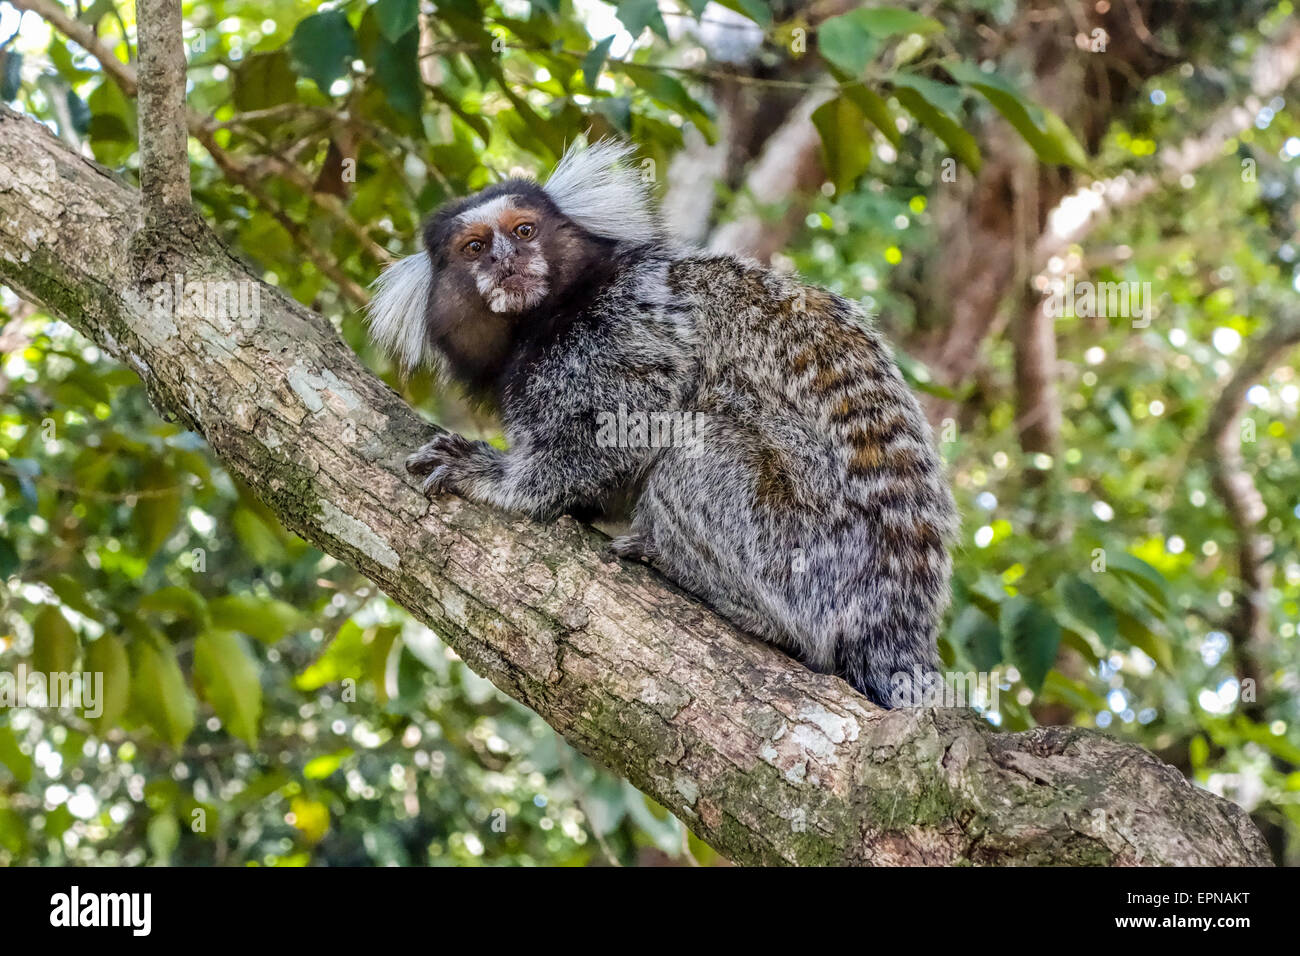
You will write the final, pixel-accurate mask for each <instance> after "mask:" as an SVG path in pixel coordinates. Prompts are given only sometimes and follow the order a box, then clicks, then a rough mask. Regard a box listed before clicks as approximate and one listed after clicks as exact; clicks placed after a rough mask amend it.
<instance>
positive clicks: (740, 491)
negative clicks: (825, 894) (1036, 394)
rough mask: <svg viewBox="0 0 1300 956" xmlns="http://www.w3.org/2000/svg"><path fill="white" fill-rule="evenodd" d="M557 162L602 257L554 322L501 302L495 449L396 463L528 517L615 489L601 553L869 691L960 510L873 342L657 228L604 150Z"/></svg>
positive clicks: (905, 633)
mask: <svg viewBox="0 0 1300 956" xmlns="http://www.w3.org/2000/svg"><path fill="white" fill-rule="evenodd" d="M601 149H603V150H605V151H606V152H605V153H604V154H603V155H602V154H600V153H599V150H601ZM593 153H595V155H593ZM566 169H567V170H569V171H570V172H569V173H565V174H564V177H563V178H562V180H561V183H560V187H559V188H556V189H555V190H554V193H553V195H552V197H551V198H552V199H553V200H554V202H555V206H556V207H557V208H558V209H559V211H560V213H561V214H562V215H563V216H565V217H568V219H569V220H570V221H571V223H577V224H578V225H579V226H580V227H581V229H583V230H585V231H586V232H587V233H589V234H590V235H591V236H592V237H595V238H594V239H593V241H600V242H608V243H609V245H608V248H607V255H603V256H602V257H601V261H602V263H605V264H606V265H605V268H606V269H607V270H608V271H607V274H605V273H602V276H604V277H603V278H596V279H591V278H588V279H584V281H589V282H590V283H592V284H591V285H590V287H588V286H582V285H575V286H574V288H575V289H577V290H578V294H579V295H580V296H581V297H582V301H580V302H579V303H578V304H577V305H576V306H575V305H573V304H572V303H570V304H569V305H568V306H566V308H569V309H571V310H573V315H572V316H571V317H568V318H566V319H565V320H564V321H563V322H562V323H559V324H558V325H557V327H556V329H555V330H554V331H553V332H549V333H548V334H547V335H544V336H540V337H538V336H537V335H535V334H531V333H529V332H528V331H527V330H528V329H532V328H537V327H540V326H541V325H544V324H545V323H547V322H550V321H552V319H553V318H554V317H553V316H552V315H551V314H550V313H548V312H547V310H548V309H551V308H552V306H549V305H547V304H546V303H543V305H542V306H541V307H539V308H540V313H538V314H534V313H528V314H526V315H524V316H522V317H521V318H520V319H519V322H520V329H521V330H520V331H519V333H518V335H519V341H520V343H521V344H520V345H518V346H517V348H516V349H515V352H512V353H511V356H512V357H511V359H510V361H509V362H507V363H505V364H503V370H502V372H501V378H500V387H499V389H498V395H497V398H498V400H499V408H500V412H501V417H502V420H503V423H504V428H505V434H506V437H507V440H508V443H509V451H507V452H500V451H498V450H497V449H494V448H492V447H491V446H489V445H486V444H485V443H481V442H468V441H466V440H465V439H463V438H460V437H459V436H455V435H442V436H439V438H438V439H436V440H435V441H434V442H432V443H430V444H429V445H428V446H426V447H425V448H423V449H420V450H419V451H418V452H416V453H415V454H414V455H412V456H411V459H410V462H409V467H410V468H411V470H412V471H413V472H415V473H416V474H419V475H421V476H425V489H426V492H428V493H437V492H440V491H453V492H455V493H458V494H461V495H464V496H465V497H468V498H470V499H473V500H477V501H482V502H486V503H489V504H493V505H496V506H498V507H501V508H504V509H507V510H510V511H515V512H522V513H525V514H529V515H532V516H534V517H535V518H538V519H540V520H548V519H551V518H554V517H556V516H558V515H560V514H562V513H564V512H566V511H570V510H578V509H581V510H584V511H587V510H590V509H596V510H599V509H600V508H601V507H603V506H605V505H606V504H608V503H609V502H610V501H611V500H612V499H613V498H614V497H615V496H616V495H617V494H619V493H624V492H626V490H627V489H628V488H631V489H633V500H634V505H633V507H632V512H631V521H632V524H631V532H630V534H628V535H627V536H625V537H623V538H619V539H616V540H615V542H614V545H613V547H614V550H615V551H616V552H617V553H618V554H620V555H622V556H624V557H627V558H644V559H645V560H647V561H649V562H650V563H651V564H652V565H653V566H654V567H655V568H657V569H658V570H659V571H661V572H662V573H663V574H664V575H666V576H667V577H668V578H670V579H671V580H673V581H675V582H676V583H678V584H679V585H680V586H682V587H684V588H686V589H687V590H689V591H691V592H693V593H694V594H696V595H698V596H700V597H701V598H703V599H704V600H705V601H707V602H708V603H709V604H711V605H712V606H713V607H714V608H716V609H717V610H718V611H719V612H720V613H722V614H723V615H725V616H726V617H728V618H729V619H731V620H732V621H733V622H735V623H736V624H737V625H738V626H740V627H741V628H743V629H744V630H746V631H749V632H750V633H752V634H755V635H757V636H760V637H762V638H764V639H766V640H768V641H770V642H772V643H774V644H777V645H779V646H780V647H783V648H785V649H786V650H787V651H788V652H790V653H791V654H793V655H795V656H796V657H797V658H799V659H800V660H801V661H803V662H804V663H805V664H806V665H807V666H808V667H810V668H813V669H815V670H818V671H824V672H832V673H836V674H839V675H841V676H843V677H844V678H845V679H846V680H847V681H848V682H849V683H850V684H852V685H853V686H854V687H855V688H857V689H858V690H859V691H861V692H862V693H864V694H866V695H867V696H869V697H870V698H871V699H872V700H874V701H876V702H877V703H881V704H884V705H886V706H888V705H889V703H890V701H891V700H893V699H897V698H896V696H895V694H896V692H898V691H899V690H900V689H905V688H906V687H907V686H908V684H907V680H908V678H911V679H915V678H916V677H917V676H919V675H921V674H923V673H926V672H930V671H932V670H934V669H935V668H936V666H937V663H938V662H937V656H936V651H935V633H936V629H937V627H938V624H939V621H940V618H941V616H942V614H943V611H944V608H945V606H946V604H947V601H948V580H949V575H950V571H951V563H950V559H949V556H948V543H949V541H950V540H951V539H952V537H953V535H954V533H955V531H956V525H957V518H956V511H955V508H954V506H953V501H952V496H951V494H950V492H949V490H948V486H947V483H946V481H945V479H944V474H943V468H942V465H941V462H940V459H939V457H938V455H937V453H936V452H935V450H934V447H933V442H932V437H931V434H930V429H929V426H928V424H927V423H926V421H925V418H924V416H923V415H922V413H921V410H920V407H919V406H918V404H917V402H916V400H915V398H914V396H913V395H912V394H911V392H910V390H909V389H908V388H907V386H906V384H905V383H904V381H903V378H902V376H901V375H900V373H899V371H898V369H897V367H896V366H895V364H894V362H893V359H892V357H891V354H890V351H889V348H888V346H887V345H886V343H885V342H884V340H883V339H882V338H881V336H880V335H879V333H878V332H876V331H875V329H874V328H872V326H871V325H870V323H869V322H868V321H867V320H866V318H865V317H864V316H863V315H862V314H861V312H860V311H859V310H858V309H857V307H856V306H854V305H853V304H852V303H850V302H848V301H847V300H845V299H843V298H841V297H839V296H837V295H835V294H833V293H830V292H827V291H824V290H821V289H817V288H813V287H809V286H805V285H803V284H801V283H800V282H798V281H797V280H795V279H792V278H789V277H786V276H783V275H780V274H778V273H776V272H773V271H772V270H770V269H766V268H763V267H760V266H758V265H755V264H753V263H749V262H745V261H742V260H739V259H737V258H735V257H732V256H725V255H706V254H701V253H696V252H692V251H689V250H683V249H680V248H678V247H676V246H675V245H672V244H671V243H670V242H668V241H667V240H666V239H665V238H664V237H662V236H661V234H660V233H659V231H658V226H657V219H656V217H655V216H654V210H653V207H652V205H651V204H650V201H649V198H648V196H647V194H646V192H645V189H644V186H643V185H642V184H640V182H639V181H638V180H637V178H636V173H635V172H634V171H633V170H632V169H631V168H630V167H629V166H627V165H626V154H625V151H623V150H621V149H619V148H616V147H609V146H606V145H601V146H598V147H595V148H593V149H592V150H587V151H585V155H584V152H583V151H578V152H577V153H576V154H571V155H570V156H568V157H566V160H565V163H564V164H562V167H561V170H562V171H563V170H566ZM575 169H578V170H579V172H580V174H581V175H577V176H575V175H572V171H573V170H575ZM584 181H586V182H589V183H590V187H591V188H590V189H589V190H586V191H584V189H583V182H584ZM552 182H554V177H553V179H552ZM546 188H549V184H548V187H543V189H546ZM507 191H508V190H507ZM502 201H503V200H501V199H500V198H499V191H498V197H497V198H495V199H493V202H497V203H501V202H502ZM520 201H521V202H522V201H523V200H522V199H521V200H520ZM507 202H508V201H507ZM462 215H463V214H462ZM620 222H623V223H626V224H628V225H629V228H628V229H626V230H623V229H621V228H620ZM566 228H567V227H566ZM429 252H430V258H431V261H435V262H445V257H444V258H443V259H439V258H438V257H437V255H436V254H435V253H436V250H432V249H431V250H429ZM430 268H431V269H434V270H435V271H436V269H437V267H436V266H431V267H430ZM407 271H408V272H410V273H412V274H413V276H414V277H413V278H412V279H411V282H416V281H418V282H421V283H425V284H430V283H435V280H433V279H431V278H430V276H429V275H428V274H427V273H426V274H422V275H417V274H416V273H418V272H419V270H418V269H415V268H413V267H412V268H408V270H407ZM586 271H587V272H591V271H592V270H586ZM551 272H552V273H554V268H553V264H552V269H551ZM390 288H391V284H390ZM432 288H434V289H435V290H436V288H437V286H436V284H433V285H432ZM409 292H410V289H409V288H408V289H406V290H402V289H400V288H399V289H397V290H396V291H395V292H393V293H392V296H396V295H398V294H409ZM430 294H431V295H432V294H433V293H430ZM548 301H549V300H548ZM402 308H407V306H405V305H403V306H402ZM554 308H555V309H558V308H559V307H558V306H555V307H554ZM385 309H387V310H388V311H384V310H385ZM372 311H373V310H372ZM398 311H399V310H398V308H397V307H395V306H394V305H393V300H392V297H391V296H390V298H389V299H388V301H380V302H378V315H379V316H380V317H381V318H382V319H383V323H384V324H383V326H382V329H383V331H384V335H385V337H386V338H387V339H389V340H391V341H393V342H394V343H395V344H397V343H403V344H401V345H400V347H399V348H398V349H396V350H397V351H401V350H402V349H409V347H410V346H409V344H408V343H410V342H412V341H415V340H417V339H418V340H419V341H420V342H425V341H428V343H429V346H428V347H429V348H430V349H431V350H433V351H436V350H437V348H438V345H437V341H436V338H430V337H429V335H428V334H427V333H426V332H423V331H418V332H417V331H414V330H408V331H407V332H400V331H399V330H400V329H401V328H405V327H404V326H402V325H401V323H402V322H403V321H404V322H406V323H414V324H415V325H417V326H419V325H420V323H422V322H424V321H425V317H424V315H423V314H422V313H419V314H412V315H408V316H405V317H400V316H398V315H397V312H398ZM442 321H444V322H445V320H442ZM421 328H422V326H421ZM547 328H549V326H547ZM530 335H531V338H530ZM525 340H526V341H525ZM405 357H408V358H409V357H410V356H405ZM652 419H653V424H652V425H650V427H647V422H649V421H651V420H652ZM904 694H905V696H906V692H905V690H904Z"/></svg>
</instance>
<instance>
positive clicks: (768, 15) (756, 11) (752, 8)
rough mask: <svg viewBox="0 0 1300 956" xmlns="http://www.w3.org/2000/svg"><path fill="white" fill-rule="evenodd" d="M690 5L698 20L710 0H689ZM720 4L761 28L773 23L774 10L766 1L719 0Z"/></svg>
mask: <svg viewBox="0 0 1300 956" xmlns="http://www.w3.org/2000/svg"><path fill="white" fill-rule="evenodd" d="M687 2H688V3H689V5H690V8H691V13H693V14H695V16H696V17H697V18H698V17H699V16H700V15H701V14H702V13H704V8H705V7H707V6H708V5H709V3H708V0H687ZM718 3H719V4H720V5H722V6H724V7H726V8H727V9H728V10H734V11H735V12H736V13H739V14H740V15H741V16H746V17H749V19H751V20H753V21H754V22H755V23H757V24H758V25H759V26H760V27H765V26H767V25H768V24H770V23H771V22H772V9H771V7H770V6H768V4H767V3H766V2H765V0H718Z"/></svg>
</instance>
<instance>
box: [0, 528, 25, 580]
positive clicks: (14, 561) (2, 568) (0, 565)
mask: <svg viewBox="0 0 1300 956" xmlns="http://www.w3.org/2000/svg"><path fill="white" fill-rule="evenodd" d="M22 563H23V562H22V560H21V559H20V558H19V557H18V552H17V551H15V550H14V546H13V544H12V543H10V541H9V539H8V538H0V582H3V581H4V579H5V578H7V577H9V575H11V574H13V573H14V572H15V571H17V570H18V569H19V568H20V567H21V566H22Z"/></svg>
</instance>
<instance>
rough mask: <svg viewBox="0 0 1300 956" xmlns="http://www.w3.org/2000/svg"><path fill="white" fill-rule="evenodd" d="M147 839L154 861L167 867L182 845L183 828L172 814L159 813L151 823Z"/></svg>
mask: <svg viewBox="0 0 1300 956" xmlns="http://www.w3.org/2000/svg"><path fill="white" fill-rule="evenodd" d="M145 839H146V840H147V841H148V843H149V850H150V852H152V853H153V857H154V860H155V861H156V862H157V863H158V864H159V865H160V866H167V865H168V864H169V863H171V859H172V854H173V853H175V852H176V847H177V845H178V844H179V843H180V840H181V826H180V824H179V823H177V822H176V817H175V816H174V815H172V814H171V813H170V812H168V811H163V812H162V813H157V814H155V815H154V816H153V818H152V819H150V821H149V827H148V829H147V830H146V831H145Z"/></svg>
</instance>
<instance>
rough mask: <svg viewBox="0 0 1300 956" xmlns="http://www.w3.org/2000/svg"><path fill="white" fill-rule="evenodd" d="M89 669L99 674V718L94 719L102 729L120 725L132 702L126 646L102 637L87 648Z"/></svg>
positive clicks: (103, 635)
mask: <svg viewBox="0 0 1300 956" xmlns="http://www.w3.org/2000/svg"><path fill="white" fill-rule="evenodd" d="M86 670H87V671H89V672H90V673H91V674H92V675H100V677H101V680H102V683H101V684H100V685H99V686H100V698H99V700H98V701H96V703H97V704H98V710H99V716H98V717H91V716H90V715H89V714H87V715H86V716H87V719H88V720H95V721H96V722H97V726H98V727H100V728H101V729H107V728H110V727H115V726H117V723H118V721H120V720H121V719H122V715H123V714H125V713H126V708H127V705H128V704H129V703H130V701H131V665H130V662H129V661H128V659H127V653H126V646H125V645H124V644H123V643H122V642H121V641H119V640H118V639H117V638H116V637H113V635H111V634H101V635H100V636H99V638H98V639H96V640H94V641H92V642H91V643H90V646H89V647H87V648H86Z"/></svg>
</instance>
